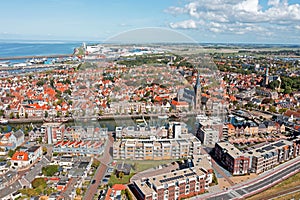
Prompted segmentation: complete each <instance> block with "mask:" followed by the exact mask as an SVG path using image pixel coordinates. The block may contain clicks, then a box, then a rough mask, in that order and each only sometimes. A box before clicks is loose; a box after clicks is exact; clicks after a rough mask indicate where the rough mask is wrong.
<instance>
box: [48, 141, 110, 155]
mask: <svg viewBox="0 0 300 200" xmlns="http://www.w3.org/2000/svg"><path fill="white" fill-rule="evenodd" d="M104 144H105V143H104V142H103V141H91V140H87V141H58V142H57V143H56V144H54V147H53V152H56V153H69V154H80V155H101V154H102V153H103V151H104V147H105V145H104Z"/></svg>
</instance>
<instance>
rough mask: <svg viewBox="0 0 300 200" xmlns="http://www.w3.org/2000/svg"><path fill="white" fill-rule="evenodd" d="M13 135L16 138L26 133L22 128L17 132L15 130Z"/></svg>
mask: <svg viewBox="0 0 300 200" xmlns="http://www.w3.org/2000/svg"><path fill="white" fill-rule="evenodd" d="M13 135H14V136H15V137H16V138H21V137H24V133H23V131H22V130H18V131H16V132H14V133H13Z"/></svg>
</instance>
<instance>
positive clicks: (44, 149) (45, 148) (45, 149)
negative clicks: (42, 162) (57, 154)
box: [43, 147, 47, 155]
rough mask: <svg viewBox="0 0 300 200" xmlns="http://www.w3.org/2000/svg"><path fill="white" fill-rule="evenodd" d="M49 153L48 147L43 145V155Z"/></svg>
mask: <svg viewBox="0 0 300 200" xmlns="http://www.w3.org/2000/svg"><path fill="white" fill-rule="evenodd" d="M46 154H47V147H43V155H46Z"/></svg>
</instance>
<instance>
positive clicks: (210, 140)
mask: <svg viewBox="0 0 300 200" xmlns="http://www.w3.org/2000/svg"><path fill="white" fill-rule="evenodd" d="M219 136H220V135H219V131H218V130H215V129H213V128H201V129H199V130H198V132H197V137H198V138H199V139H200V141H201V142H202V145H205V146H214V145H215V143H217V142H219V140H220V138H219Z"/></svg>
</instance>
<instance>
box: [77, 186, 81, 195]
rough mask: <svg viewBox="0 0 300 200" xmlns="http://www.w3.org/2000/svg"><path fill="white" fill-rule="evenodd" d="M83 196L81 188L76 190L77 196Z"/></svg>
mask: <svg viewBox="0 0 300 200" xmlns="http://www.w3.org/2000/svg"><path fill="white" fill-rule="evenodd" d="M80 194H81V189H80V188H76V195H77V196H79V195H80Z"/></svg>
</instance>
